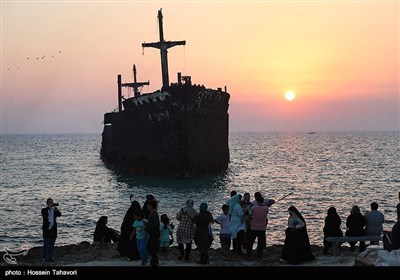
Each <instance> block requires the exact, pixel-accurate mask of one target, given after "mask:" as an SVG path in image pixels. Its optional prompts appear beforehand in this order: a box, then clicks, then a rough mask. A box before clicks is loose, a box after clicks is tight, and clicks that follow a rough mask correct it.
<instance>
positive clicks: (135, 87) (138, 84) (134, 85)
mask: <svg viewBox="0 0 400 280" xmlns="http://www.w3.org/2000/svg"><path fill="white" fill-rule="evenodd" d="M148 85H150V82H149V81H147V82H137V80H136V65H135V64H133V83H125V84H121V86H123V87H132V88H133V92H134V93H135V97H136V96H139V95H140V92H139V87H142V86H148Z"/></svg>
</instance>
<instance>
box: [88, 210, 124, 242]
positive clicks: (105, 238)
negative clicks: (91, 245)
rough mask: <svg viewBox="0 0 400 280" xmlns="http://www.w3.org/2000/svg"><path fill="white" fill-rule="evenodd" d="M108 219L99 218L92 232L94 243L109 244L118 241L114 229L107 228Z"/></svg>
mask: <svg viewBox="0 0 400 280" xmlns="http://www.w3.org/2000/svg"><path fill="white" fill-rule="evenodd" d="M107 222H108V217H107V216H101V217H100V219H99V220H98V221H97V224H96V229H95V230H94V234H93V235H94V239H93V241H94V242H101V243H111V240H112V241H113V242H118V241H119V234H118V232H117V231H116V230H115V229H112V228H109V227H108V226H107Z"/></svg>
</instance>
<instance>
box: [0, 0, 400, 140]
mask: <svg viewBox="0 0 400 280" xmlns="http://www.w3.org/2000/svg"><path fill="white" fill-rule="evenodd" d="M159 8H163V14H164V34H165V39H166V40H186V43H187V44H186V46H185V47H182V46H177V47H174V48H172V49H170V50H169V53H168V54H169V57H168V59H169V75H170V82H175V81H176V73H177V72H182V73H183V74H185V75H191V76H192V81H193V82H194V83H199V84H204V85H205V86H206V87H210V88H217V87H224V86H227V88H228V92H229V93H230V94H231V100H230V108H229V114H230V130H231V131H310V130H312V131H322V130H324V131H325V130H335V131H337V130H339V131H342V130H400V124H399V123H400V113H399V108H400V102H399V76H400V73H399V68H400V67H399V63H400V60H399V49H400V48H399V36H400V35H399V34H400V32H399V26H400V21H399V1H376V2H359V1H354V2H348V1H309V2H306V1H294V2H293V1H286V2H285V1H282V2H279V1H275V2H273V1H264V2H249V1H239V2H238V1H237V2H231V1H220V2H212V1H208V2H201V1H200V2H189V1H183V2H166V1H160V2H151V3H148V2H106V3H100V2H97V3H96V2H92V3H88V2H75V3H73V2H67V3H53V2H42V3H38V2H19V3H18V2H17V3H16V2H13V1H10V2H6V1H2V2H1V29H2V30H1V31H2V38H1V133H72V132H77V133H84V132H95V133H101V131H102V125H101V122H102V121H103V114H104V113H105V112H109V111H112V110H113V109H115V108H116V107H117V86H116V76H117V74H122V78H123V81H124V82H128V81H130V80H131V79H132V78H131V77H132V73H131V69H132V64H133V63H136V65H137V68H138V78H139V80H140V81H147V80H150V86H149V87H144V88H143V92H151V91H154V90H157V89H159V88H160V87H161V71H160V56H159V51H158V50H155V49H145V50H144V55H142V47H141V43H143V42H155V41H157V40H158V24H157V10H158V9H159ZM59 51H61V53H59ZM43 56H45V57H44V58H43V59H42V57H43ZM52 56H54V57H52ZM27 57H29V60H28V59H27ZM37 58H39V59H37ZM18 67H19V68H18ZM287 90H292V91H294V92H295V93H296V99H295V100H294V101H292V102H288V101H286V100H285V99H284V94H285V92H286V91H287ZM124 95H125V96H127V95H128V92H124Z"/></svg>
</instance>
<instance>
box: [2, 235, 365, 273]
mask: <svg viewBox="0 0 400 280" xmlns="http://www.w3.org/2000/svg"><path fill="white" fill-rule="evenodd" d="M117 245H118V244H117V243H114V244H102V243H93V244H90V243H89V242H87V241H83V242H81V243H79V244H71V245H66V246H58V247H56V248H55V252H54V257H55V261H54V262H51V263H46V262H42V261H41V256H40V252H41V247H33V248H31V249H30V250H29V252H28V254H27V255H25V256H22V255H21V256H16V259H17V264H18V266H38V267H40V266H125V267H126V266H140V261H130V260H128V259H127V258H126V257H123V256H121V255H120V254H119V253H118V251H117ZM194 247H195V246H194ZM311 248H312V251H313V254H314V256H315V257H316V260H314V261H310V262H306V263H302V264H300V265H290V264H288V263H286V262H283V261H280V257H281V253H282V245H272V246H268V247H267V248H266V250H265V253H264V255H263V258H262V259H261V261H259V260H257V258H256V252H254V253H253V254H252V256H253V257H252V258H251V259H250V260H246V258H245V256H238V255H236V254H233V253H231V254H228V255H224V254H223V253H222V251H221V249H210V250H209V254H210V264H209V265H207V266H235V267H237V266H240V267H242V266H243V267H248V266H271V267H273V266H296V267H297V266H310V267H312V266H346V267H348V266H354V265H355V264H356V262H355V261H356V259H357V256H358V252H351V251H350V248H349V247H345V246H343V247H342V248H341V252H340V255H339V256H332V255H331V254H328V255H324V254H323V248H322V247H320V246H316V245H312V246H311ZM178 254H179V253H178V248H177V246H172V247H170V248H169V250H168V252H167V254H161V253H160V254H159V264H160V266H167V267H168V266H174V267H176V266H202V265H199V264H197V261H198V260H199V259H200V256H199V255H200V254H199V252H198V251H197V250H195V249H194V250H192V254H191V258H190V260H189V261H184V260H178ZM1 264H2V266H10V264H8V263H6V262H5V261H4V260H3V261H2V263H1ZM357 265H364V264H363V263H362V262H359V261H358V263H357ZM366 265H371V261H370V262H369V263H366ZM203 266H204V265H203Z"/></svg>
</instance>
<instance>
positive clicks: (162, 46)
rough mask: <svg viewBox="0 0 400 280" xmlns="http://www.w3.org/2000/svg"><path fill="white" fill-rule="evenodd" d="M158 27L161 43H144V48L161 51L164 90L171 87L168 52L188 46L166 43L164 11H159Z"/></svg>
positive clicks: (184, 42)
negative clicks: (176, 47) (170, 49)
mask: <svg viewBox="0 0 400 280" xmlns="http://www.w3.org/2000/svg"><path fill="white" fill-rule="evenodd" d="M158 25H159V29H160V41H159V42H156V43H143V44H142V47H143V48H147V47H148V48H156V49H159V50H160V54H161V74H162V82H163V88H166V87H168V86H169V77H168V55H167V54H168V51H167V50H168V49H169V48H172V47H175V46H178V45H186V41H164V31H163V15H162V9H160V10H158Z"/></svg>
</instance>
